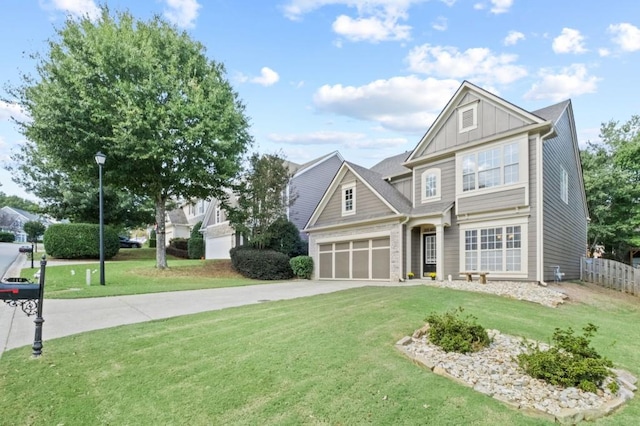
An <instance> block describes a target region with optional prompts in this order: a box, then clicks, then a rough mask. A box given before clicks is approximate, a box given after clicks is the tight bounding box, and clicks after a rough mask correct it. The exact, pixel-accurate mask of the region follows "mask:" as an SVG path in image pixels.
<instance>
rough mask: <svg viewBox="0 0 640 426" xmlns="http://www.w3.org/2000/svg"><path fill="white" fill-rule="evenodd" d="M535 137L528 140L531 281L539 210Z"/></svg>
mask: <svg viewBox="0 0 640 426" xmlns="http://www.w3.org/2000/svg"><path fill="white" fill-rule="evenodd" d="M537 143H538V138H537V136H533V137H530V138H529V206H530V207H531V215H530V216H529V235H528V237H529V245H528V246H527V250H528V252H529V256H528V259H527V261H528V267H529V268H528V271H527V273H528V275H529V279H530V280H531V281H535V280H536V275H537V274H536V271H537V268H538V262H537V260H536V259H537V258H538V257H537V252H536V249H537V247H538V216H537V214H536V212H537V211H538V209H539V203H538V194H537V193H536V185H537V184H538V175H537V174H536V170H537V169H536V167H537V162H538V158H537V150H536V147H537Z"/></svg>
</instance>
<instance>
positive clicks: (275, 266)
mask: <svg viewBox="0 0 640 426" xmlns="http://www.w3.org/2000/svg"><path fill="white" fill-rule="evenodd" d="M229 254H230V255H231V264H232V265H233V268H234V269H235V270H236V271H238V272H239V273H240V274H242V275H243V276H245V277H247V278H252V279H256V280H288V279H291V278H293V270H292V269H291V265H290V264H289V256H287V255H286V254H284V253H280V252H277V251H274V250H260V249H256V248H252V247H248V246H239V247H234V248H232V249H231V250H229Z"/></svg>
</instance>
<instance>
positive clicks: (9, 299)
mask: <svg viewBox="0 0 640 426" xmlns="http://www.w3.org/2000/svg"><path fill="white" fill-rule="evenodd" d="M46 266H47V259H46V256H44V255H43V256H42V260H41V261H40V279H39V282H38V283H32V282H31V281H29V280H28V279H26V278H21V277H18V278H6V279H4V280H2V282H0V300H4V302H5V303H6V304H8V305H9V306H13V307H18V306H20V309H22V312H24V313H25V314H27V316H31V315H36V319H35V320H34V321H33V322H34V323H35V324H36V331H35V336H34V338H33V346H32V349H33V352H32V355H33V356H34V357H38V356H40V355H42V324H43V323H44V318H42V305H43V302H44V275H45V267H46Z"/></svg>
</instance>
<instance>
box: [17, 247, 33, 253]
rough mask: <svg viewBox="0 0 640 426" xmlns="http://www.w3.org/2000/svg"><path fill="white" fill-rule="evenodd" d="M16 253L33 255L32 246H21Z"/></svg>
mask: <svg viewBox="0 0 640 426" xmlns="http://www.w3.org/2000/svg"><path fill="white" fill-rule="evenodd" d="M18 251H19V252H20V253H33V246H21V247H20V248H19V249H18Z"/></svg>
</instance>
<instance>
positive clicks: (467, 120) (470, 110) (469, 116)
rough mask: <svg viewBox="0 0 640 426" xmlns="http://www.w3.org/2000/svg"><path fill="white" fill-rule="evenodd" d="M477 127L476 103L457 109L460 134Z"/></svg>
mask: <svg viewBox="0 0 640 426" xmlns="http://www.w3.org/2000/svg"><path fill="white" fill-rule="evenodd" d="M477 127H478V103H477V102H474V103H473V104H472V105H468V106H465V107H462V108H460V109H458V131H459V132H460V133H463V132H468V131H469V130H473V129H476V128H477Z"/></svg>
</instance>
